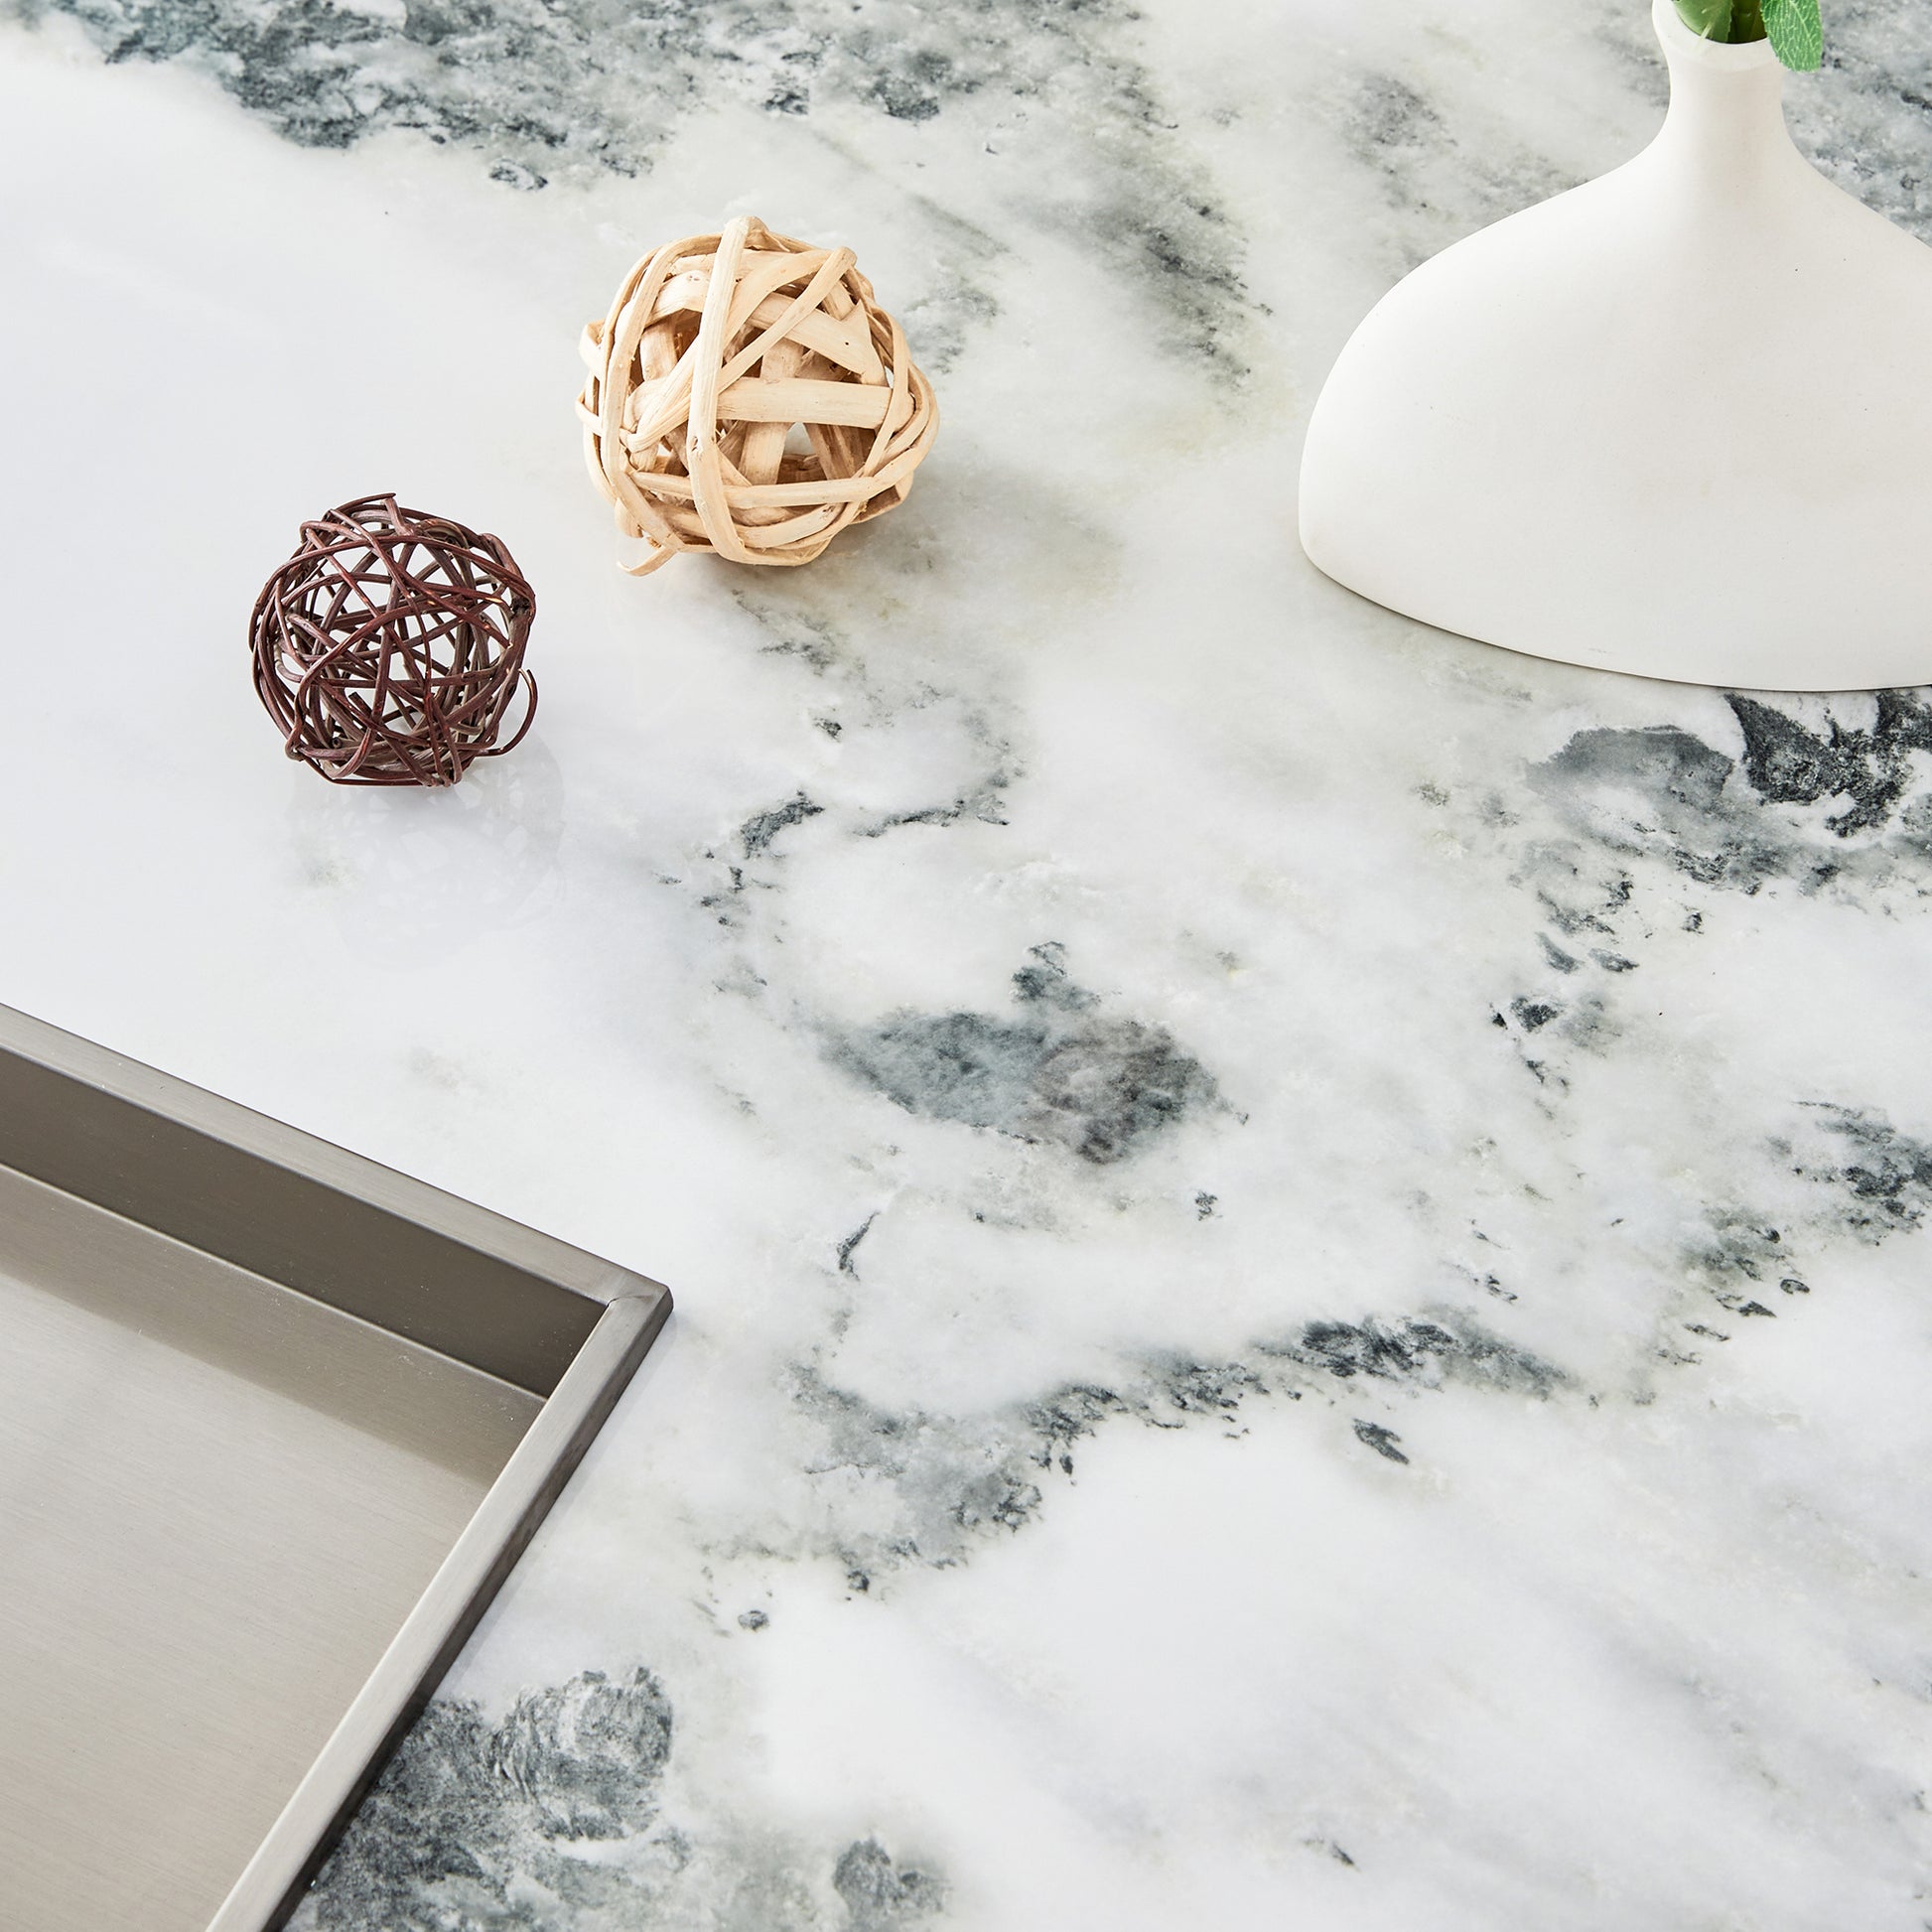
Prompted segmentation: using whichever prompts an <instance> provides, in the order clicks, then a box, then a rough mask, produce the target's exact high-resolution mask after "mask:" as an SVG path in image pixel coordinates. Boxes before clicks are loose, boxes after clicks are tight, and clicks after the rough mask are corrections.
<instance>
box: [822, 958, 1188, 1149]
mask: <svg viewBox="0 0 1932 1932" xmlns="http://www.w3.org/2000/svg"><path fill="white" fill-rule="evenodd" d="M1013 984H1014V994H1015V1002H1016V1008H1017V1011H1016V1012H1015V1013H1014V1015H1013V1016H1012V1017H1010V1018H1009V1017H1001V1016H997V1015H991V1014H983V1013H912V1012H905V1013H897V1014H894V1015H892V1016H891V1017H890V1018H888V1019H885V1020H882V1021H879V1022H877V1023H876V1024H874V1025H872V1026H867V1027H856V1028H851V1029H848V1030H845V1031H842V1032H838V1033H834V1034H832V1035H828V1039H827V1048H826V1050H827V1053H828V1055H829V1057H830V1058H831V1059H832V1061H833V1063H834V1064H835V1065H837V1066H839V1067H842V1068H843V1069H844V1070H845V1071H846V1072H848V1073H850V1074H851V1075H852V1076H853V1077H854V1078H855V1079H858V1080H861V1081H863V1082H864V1083H865V1084H866V1085H867V1086H869V1087H872V1088H873V1089H875V1090H876V1091H877V1092H879V1093H882V1094H884V1095H885V1096H886V1098H887V1099H889V1100H891V1101H892V1102H893V1103H894V1105H895V1106H898V1107H903V1108H904V1109H905V1111H906V1112H907V1113H911V1114H918V1115H921V1116H922V1117H924V1118H925V1119H928V1120H942V1121H957V1122H959V1123H961V1124H962V1125H965V1126H968V1127H979V1128H991V1129H994V1130H996V1131H998V1132H999V1133H1002V1134H1009V1135H1012V1136H1013V1137H1014V1138H1015V1139H1017V1140H1023V1141H1034V1142H1041V1143H1045V1144H1048V1145H1053V1146H1059V1147H1064V1148H1066V1149H1068V1150H1070V1151H1071V1152H1072V1153H1073V1154H1075V1155H1077V1156H1078V1157H1079V1158H1080V1159H1081V1160H1083V1161H1087V1162H1091V1163H1093V1164H1094V1165H1096V1166H1106V1165H1108V1164H1110V1163H1112V1162H1115V1161H1119V1160H1122V1159H1124V1158H1125V1157H1126V1156H1127V1155H1129V1154H1132V1153H1133V1152H1135V1151H1136V1149H1138V1148H1139V1147H1141V1146H1142V1145H1143V1144H1145V1143H1146V1142H1147V1141H1148V1140H1150V1139H1151V1138H1153V1137H1154V1136H1155V1135H1157V1134H1159V1133H1161V1132H1163V1131H1165V1130H1166V1129H1168V1128H1170V1127H1172V1126H1173V1124H1174V1123H1175V1122H1177V1121H1179V1120H1181V1119H1182V1118H1184V1117H1185V1116H1186V1115H1188V1114H1190V1113H1194V1112H1197V1111H1200V1110H1203V1109H1205V1108H1208V1107H1211V1106H1213V1105H1214V1104H1215V1103H1216V1101H1217V1099H1218V1093H1217V1089H1216V1087H1215V1083H1214V1079H1213V1076H1212V1075H1211V1074H1210V1073H1209V1072H1208V1071H1207V1069H1206V1068H1205V1067H1203V1066H1202V1065H1201V1064H1200V1062H1199V1061H1198V1060H1196V1059H1195V1058H1194V1057H1193V1056H1192V1055H1191V1054H1189V1053H1187V1052H1186V1051H1184V1050H1183V1049H1182V1048H1181V1047H1180V1046H1179V1045H1178V1044H1177V1043H1176V1042H1175V1040H1174V1038H1173V1035H1172V1034H1170V1033H1169V1032H1168V1031H1167V1030H1166V1029H1165V1028H1163V1027H1155V1026H1149V1025H1147V1024H1145V1023H1143V1022H1141V1021H1138V1020H1127V1019H1119V1018H1114V1017H1111V1016H1109V1015H1106V1014H1103V1013H1101V1012H1100V1011H1099V1007H1100V1001H1099V998H1098V996H1097V995H1095V994H1093V993H1091V992H1088V991H1087V990H1086V989H1085V988H1083V987H1080V986H1078V985H1076V984H1075V983H1074V982H1073V980H1072V979H1071V978H1070V977H1069V976H1068V974H1067V970H1066V964H1065V957H1064V953H1063V951H1062V949H1061V948H1060V947H1058V946H1056V945H1052V944H1047V945H1042V946H1035V948H1034V951H1033V963H1032V964H1030V965H1028V966H1025V967H1022V968H1021V970H1020V971H1019V972H1017V973H1016V974H1015V975H1014V978H1013Z"/></svg>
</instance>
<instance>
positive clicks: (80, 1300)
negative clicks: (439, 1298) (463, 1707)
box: [0, 1168, 541, 1932]
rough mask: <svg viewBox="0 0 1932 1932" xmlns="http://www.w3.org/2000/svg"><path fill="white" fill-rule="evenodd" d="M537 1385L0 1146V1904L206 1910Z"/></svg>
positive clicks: (165, 1922)
mask: <svg viewBox="0 0 1932 1932" xmlns="http://www.w3.org/2000/svg"><path fill="white" fill-rule="evenodd" d="M540 1406H541V1404H540V1401H539V1398H537V1397H536V1396H534V1395H531V1394H529V1393H527V1392H526V1391H524V1390H521V1389H517V1388H513V1387H511V1386H510V1385H508V1384H507V1383H504V1382H501V1381H498V1380H496V1379H495V1378H494V1377H491V1376H488V1375H484V1374H482V1373H481V1372H479V1371H478V1370H476V1369H473V1368H470V1367H468V1366H466V1365H464V1364H461V1363H458V1362H455V1361H452V1360H450V1359H449V1358H447V1357H445V1356H442V1355H439V1354H436V1353H434V1352H433V1351H431V1350H429V1349H426V1348H423V1347H420V1346H418V1345H416V1344H414V1343H411V1342H408V1341H405V1340H402V1339H400V1338H399V1337H397V1336H395V1335H393V1334H390V1333H388V1332H386V1331H385V1330H383V1329H381V1328H378V1327H375V1326H372V1325H371V1324H369V1323H367V1322H364V1321H360V1320H358V1319H356V1318H355V1317H354V1316H352V1315H347V1314H344V1313H342V1312H341V1311H337V1310H335V1309H332V1308H330V1307H328V1306H327V1305H326V1304H324V1303H321V1302H318V1301H314V1300H311V1299H310V1298H308V1297H306V1296H303V1295H299V1294H296V1293H294V1292H293V1291H291V1290H289V1289H286V1288H283V1287H280V1286H278V1285H277V1284H275V1283H272V1282H269V1281H267V1280H265V1279H263V1278H262V1277H260V1276H257V1275H252V1274H249V1273H247V1272H245V1271H244V1270H242V1269H239V1268H236V1267H234V1266H232V1265H230V1264H228V1263H226V1262H223V1261H219V1260H215V1259H213V1258H211V1257H209V1256H207V1255H205V1254H202V1253H200V1252H198V1251H196V1250H195V1249H193V1248H190V1247H187V1246H185V1245H183V1244H182V1243H180V1242H177V1241H174V1240H171V1239H170V1238H168V1237H167V1236H164V1235H159V1234H156V1233H154V1232H153V1231H151V1230H149V1229H146V1228H144V1227H141V1226H139V1225H138V1224H136V1223H134V1222H132V1221H129V1220H125V1219H123V1218H121V1217H120V1216H118V1215H116V1214H112V1213H109V1212H107V1211H105V1210H103V1209H102V1208H100V1207H97V1206H94V1205H92V1204H91V1203H88V1202H85V1201H82V1200H79V1199H78V1198H76V1197H75V1196H73V1195H70V1194H66V1193H62V1192H60V1191H58V1190H57V1189H55V1188H52V1187H49V1186H47V1185H45V1184H44V1183H42V1182H40V1181H37V1180H33V1179H29V1178H27V1177H25V1176H23V1175H21V1174H19V1173H15V1172H13V1171H11V1170H8V1169H6V1168H0V1925H4V1926H6V1927H7V1928H8V1932H119V1928H123V1927H125V1928H128V1929H129V1932H202V1928H203V1927H205V1926H206V1924H207V1920H208V1919H209V1917H210V1916H211V1915H212V1914H213V1912H214V1909H215V1907H216V1906H217V1905H218V1904H219V1903H220V1902H221V1899H222V1897H223V1896H224V1895H225V1893H226V1891H227V1888H228V1886H229V1885H230V1884H231V1883H232V1882H233V1880H234V1877H235V1875H236V1873H237V1872H238V1871H239V1870H240V1868H241V1867H242V1865H243V1864H245V1863H246V1862H247V1860H248V1857H249V1855H250V1853H251V1852H252V1851H253V1850H254V1848H255V1845H256V1844H257V1842H258V1841H259V1840H260V1839H261V1837H262V1835H263V1834H264V1833H265V1832H266V1831H267V1829H268V1827H269V1825H270V1824H271V1823H273V1821H274V1819H275V1817H276V1815H277V1814H278V1813H279V1811H280V1810H281V1808H282V1805H283V1803H284V1802H285V1801H286V1799H287V1798H288V1796H289V1794H290V1792H291V1791H292V1790H293V1789H294V1787H295V1785H296V1784H297V1782H298V1781H299V1780H300V1779H301V1777H302V1774H303V1773H304V1771H305V1770H306V1769H307V1768H308V1766H309V1764H310V1762H311V1760H312V1759H313V1758H314V1757H315V1755H316V1753H317V1752H318V1751H319V1750H320V1749H321V1747H322V1745H323V1743H324V1742H325V1740H326V1739H327V1738H328V1736H329V1734H330V1732H331V1731H332V1730H333V1729H334V1727H335V1725H336V1723H337V1721H338V1720H339V1719H340V1718H341V1717H342V1715H343V1713H344V1711H345V1709H346V1708H347V1706H348V1704H349V1702H350V1700H351V1699H352V1698H353V1697H354V1696H355V1694H356V1692H357V1691H358V1690H359V1689H360V1687H361V1685H362V1682H363V1680H364V1679H365V1678H366V1677H367V1676H368V1674H369V1672H370V1670H371V1669H372V1668H373V1667H374V1665H375V1662H376V1660H377V1658H378V1657H379V1656H380V1655H381V1653H382V1651H383V1649H384V1648H385V1647H386V1645H387V1644H388V1641H389V1639H390V1638H391V1637H392V1636H393V1635H394V1634H395V1632H396V1630H397V1629H398V1627H399V1626H400V1625H401V1623H402V1621H403V1619H404V1617H405V1616H406V1615H407V1614H408V1612H409V1610H410V1609H411V1607H412V1606H413V1605H414V1603H415V1601H416V1599H417V1597H418V1596H419V1595H420V1594H421V1592H422V1590H423V1588H424V1587H425V1585H427V1583H428V1582H429V1580H430V1577H431V1576H432V1575H433V1574H434V1572H435V1570H436V1568H437V1566H438V1564H439V1563H440V1562H441V1561H442V1559H443V1557H444V1556H445V1555H446V1554H447V1553H448V1551H449V1549H450V1546H451V1545H452V1544H453V1543H454V1542H455V1541H456V1538H457V1536H458V1535H459V1534H460V1532H461V1531H462V1529H463V1527H464V1525H465V1524H466V1523H467V1522H468V1521H469V1519H470V1517H471V1515H472V1514H473V1512H474V1511H475V1509H476V1507H477V1505H478V1503H479V1502H480V1501H481V1500H482V1499H483V1493H484V1491H485V1490H486V1489H487V1488H488V1486H489V1484H490V1483H491V1482H492V1481H493V1480H494V1478H495V1476H496V1474H497V1472H498V1471H499V1470H500V1469H501V1467H502V1465H503V1463H504V1462H505V1461H506V1460H507V1459H508V1457H509V1454H510V1451H511V1450H512V1449H514V1448H515V1446H516V1444H517V1442H518V1441H519V1440H520V1439H521V1437H522V1435H523V1432H524V1431H525V1430H526V1429H527V1428H528V1426H529V1424H530V1422H531V1421H532V1419H533V1418H534V1417H535V1415H536V1413H537V1411H538V1409H539V1407H540Z"/></svg>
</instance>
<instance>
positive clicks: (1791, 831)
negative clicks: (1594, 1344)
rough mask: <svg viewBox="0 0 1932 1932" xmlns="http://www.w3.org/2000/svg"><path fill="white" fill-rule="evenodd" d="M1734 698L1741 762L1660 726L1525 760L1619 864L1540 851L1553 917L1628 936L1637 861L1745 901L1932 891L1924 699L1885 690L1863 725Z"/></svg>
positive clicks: (1551, 798)
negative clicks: (1780, 887)
mask: <svg viewBox="0 0 1932 1932" xmlns="http://www.w3.org/2000/svg"><path fill="white" fill-rule="evenodd" d="M1729 703H1730V709H1731V712H1732V714H1733V716H1734V717H1735V719H1736V721H1737V726H1738V731H1739V733H1740V736H1741V738H1742V741H1743V755H1742V757H1741V759H1740V758H1735V757H1732V756H1731V754H1730V753H1728V752H1726V751H1723V750H1721V749H1719V748H1718V747H1717V746H1714V745H1712V744H1710V743H1708V742H1707V741H1706V740H1705V739H1703V738H1700V737H1699V736H1697V734H1695V733H1693V732H1690V731H1686V730H1684V729H1683V728H1681V727H1679V726H1675V725H1656V726H1650V727H1646V728H1642V729H1637V730H1608V729H1603V730H1593V731H1582V732H1579V733H1577V734H1576V735H1575V736H1574V737H1573V738H1572V739H1571V740H1570V742H1569V743H1568V744H1567V745H1566V746H1564V748H1563V749H1562V750H1561V751H1560V752H1558V753H1556V754H1555V755H1554V756H1553V757H1551V758H1549V759H1544V760H1543V761H1542V762H1541V763H1539V764H1537V765H1534V766H1533V767H1532V768H1531V770H1530V772H1529V784H1530V788H1531V790H1532V791H1533V792H1535V793H1537V794H1538V795H1540V796H1541V798H1542V799H1543V800H1544V801H1545V802H1546V803H1547V804H1548V805H1549V806H1550V807H1551V808H1552V809H1553V811H1554V813H1555V816H1556V818H1557V820H1558V822H1559V824H1560V825H1561V827H1562V828H1563V830H1564V831H1566V832H1568V833H1570V834H1572V835H1573V836H1574V837H1575V838H1577V839H1580V840H1582V841H1584V842H1586V843H1587V845H1588V846H1591V847H1594V848H1596V849H1597V853H1598V854H1599V855H1601V854H1608V855H1611V856H1613V857H1614V858H1615V859H1616V860H1618V861H1620V862H1625V863H1619V864H1618V865H1616V866H1615V867H1613V868H1612V869H1611V870H1610V871H1609V872H1608V874H1607V875H1606V874H1605V873H1604V871H1603V869H1602V868H1601V867H1600V865H1590V866H1587V867H1586V866H1585V865H1583V864H1581V863H1580V861H1579V855H1578V853H1577V851H1576V850H1575V849H1574V848H1572V849H1569V850H1566V849H1564V848H1562V847H1560V846H1553V845H1548V844H1546V845H1545V846H1544V847H1543V848H1542V849H1541V850H1540V851H1537V852H1534V853H1532V854H1531V866H1530V870H1531V873H1532V875H1533V883H1534V886H1535V889H1536V890H1537V891H1538V892H1539V893H1540V894H1541V895H1542V896H1543V897H1544V899H1545V901H1546V903H1547V905H1548V907H1549V909H1550V911H1551V913H1552V915H1553V917H1554V919H1555V920H1556V921H1557V923H1558V924H1559V925H1561V926H1563V927H1565V928H1567V929H1568V930H1570V931H1573V932H1574V931H1578V930H1584V929H1588V930H1593V931H1597V932H1601V933H1603V934H1605V935H1614V934H1616V933H1618V932H1620V931H1623V930H1624V929H1625V922H1624V920H1623V918H1622V916H1621V915H1622V914H1623V913H1624V912H1625V911H1626V910H1628V909H1629V908H1630V906H1631V904H1632V901H1633V897H1634V894H1633V884H1632V879H1631V874H1630V871H1629V867H1628V864H1627V861H1629V860H1632V859H1639V858H1641V859H1649V860H1654V861H1660V862H1662V864H1663V865H1664V866H1665V867H1667V868H1668V869H1669V870H1670V871H1672V872H1674V873H1677V874H1679V875H1681V876H1682V878H1683V879H1684V880H1685V881H1687V882H1689V883H1691V884H1693V885H1695V886H1700V887H1715V888H1718V889H1721V890H1724V891H1732V892H1741V893H1746V894H1754V893H1757V892H1759V891H1760V890H1761V889H1762V888H1763V887H1764V886H1766V885H1767V884H1769V883H1770V882H1772V881H1783V882H1788V883H1790V884H1792V885H1795V886H1796V887H1798V888H1799V889H1800V890H1802V891H1806V892H1814V891H1817V890H1819V889H1821V888H1823V887H1826V886H1829V885H1831V884H1833V883H1834V882H1843V883H1844V884H1846V885H1848V886H1854V887H1858V886H1868V885H1879V884H1882V885H1904V886H1906V887H1908V888H1909V889H1910V890H1911V891H1913V892H1914V893H1916V894H1923V893H1925V892H1927V891H1932V794H1928V793H1927V791H1926V789H1925V786H1926V782H1927V779H1928V776H1932V765H1924V764H1919V763H1917V762H1916V761H1915V759H1916V757H1917V755H1920V754H1925V753H1928V752H1932V709H1929V708H1928V706H1927V704H1926V702H1925V700H1924V698H1923V697H1922V696H1921V695H1920V694H1917V693H1913V692H1904V691H1887V692H1881V693H1879V694H1878V695H1877V697H1876V698H1875V699H1874V700H1872V701H1870V706H1869V718H1868V722H1865V721H1861V722H1848V721H1846V720H1845V719H1843V718H1841V717H1839V716H1837V715H1836V714H1834V715H1831V716H1828V717H1827V718H1826V719H1825V720H1824V721H1823V723H1822V724H1821V725H1814V724H1812V723H1808V722H1806V720H1805V719H1804V718H1803V717H1802V716H1800V715H1798V714H1797V713H1796V712H1794V711H1788V710H1785V709H1783V708H1781V707H1779V706H1777V705H1773V704H1770V703H1767V702H1765V701H1764V700H1761V699H1756V698H1746V697H1742V696H1732V697H1731V698H1730V700H1729ZM1793 808H1797V809H1793ZM1859 835H1865V836H1859ZM1579 887H1581V888H1582V891H1581V892H1580V891H1579V890H1578V888H1579ZM1626 950H1627V949H1626ZM1620 956H1621V955H1620Z"/></svg>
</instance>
